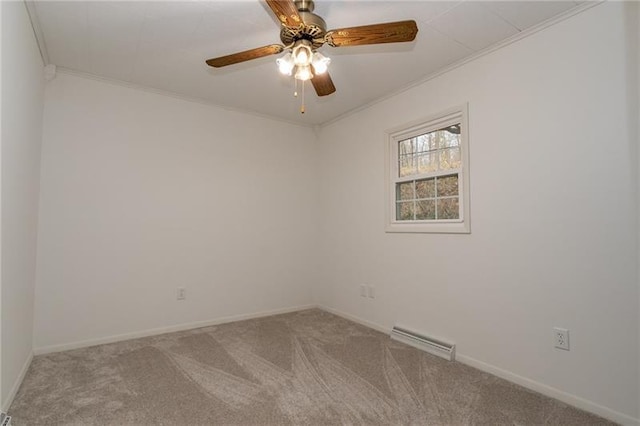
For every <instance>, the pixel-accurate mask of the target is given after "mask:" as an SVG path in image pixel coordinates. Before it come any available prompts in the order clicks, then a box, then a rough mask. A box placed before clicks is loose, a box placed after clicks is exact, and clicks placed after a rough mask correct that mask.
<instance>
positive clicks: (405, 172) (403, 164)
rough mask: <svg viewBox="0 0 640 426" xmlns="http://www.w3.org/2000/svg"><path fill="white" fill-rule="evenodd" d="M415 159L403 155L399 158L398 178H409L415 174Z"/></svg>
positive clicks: (411, 156)
mask: <svg viewBox="0 0 640 426" xmlns="http://www.w3.org/2000/svg"><path fill="white" fill-rule="evenodd" d="M415 161H416V160H415V157H414V156H413V155H403V156H402V157H399V160H398V163H399V164H398V169H399V174H400V176H399V177H403V176H409V175H412V174H414V173H415V172H416V163H415Z"/></svg>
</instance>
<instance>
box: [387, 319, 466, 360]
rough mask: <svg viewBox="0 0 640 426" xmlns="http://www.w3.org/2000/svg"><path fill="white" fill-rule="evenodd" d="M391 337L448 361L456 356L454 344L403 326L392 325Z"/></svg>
mask: <svg viewBox="0 0 640 426" xmlns="http://www.w3.org/2000/svg"><path fill="white" fill-rule="evenodd" d="M391 338H392V339H393V340H397V341H399V342H402V343H406V344H407V345H409V346H413V347H414V348H417V349H420V350H423V351H425V352H428V353H430V354H432V355H436V356H439V357H440V358H444V359H446V360H449V361H453V360H454V359H455V357H456V345H455V344H453V343H449V342H445V341H442V340H440V339H434V338H432V337H427V336H422V335H420V334H418V333H415V332H413V331H410V330H407V329H406V328H403V327H398V326H395V327H393V329H392V330H391Z"/></svg>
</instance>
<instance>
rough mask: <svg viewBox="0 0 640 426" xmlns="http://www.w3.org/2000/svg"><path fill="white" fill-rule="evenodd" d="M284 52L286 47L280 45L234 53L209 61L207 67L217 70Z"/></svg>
mask: <svg viewBox="0 0 640 426" xmlns="http://www.w3.org/2000/svg"><path fill="white" fill-rule="evenodd" d="M283 50H284V46H282V45H280V44H270V45H268V46H262V47H258V48H256V49H250V50H245V51H244V52H238V53H233V54H231V55H227V56H220V57H219V58H212V59H207V65H209V66H210V67H216V68H220V67H226V66H227V65H233V64H237V63H239V62H245V61H250V60H252V59H258V58H262V57H263V56H269V55H276V54H278V53H280V52H282V51H283Z"/></svg>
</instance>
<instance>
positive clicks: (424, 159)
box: [386, 106, 469, 232]
mask: <svg viewBox="0 0 640 426" xmlns="http://www.w3.org/2000/svg"><path fill="white" fill-rule="evenodd" d="M466 129H467V122H466V106H465V107H461V108H457V109H456V110H452V111H450V112H447V113H445V114H442V115H440V116H438V117H436V118H435V119H432V120H425V121H423V122H421V123H418V124H417V125H413V126H405V127H404V128H400V129H399V130H397V131H395V132H393V133H391V132H389V138H388V144H387V151H386V152H387V161H388V163H387V164H389V167H388V171H387V182H388V186H387V187H388V190H387V198H388V201H389V211H388V214H387V231H390V232H469V220H468V210H469V209H468V204H469V203H468V198H469V197H468V189H465V188H468V176H467V174H466V167H468V165H467V164H468V152H467V135H466Z"/></svg>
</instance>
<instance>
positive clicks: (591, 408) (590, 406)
mask: <svg viewBox="0 0 640 426" xmlns="http://www.w3.org/2000/svg"><path fill="white" fill-rule="evenodd" d="M456 361H459V362H461V363H463V364H467V365H469V366H471V367H474V368H477V369H478V370H482V371H485V372H487V373H490V374H493V375H494V376H498V377H500V378H502V379H505V380H508V381H510V382H512V383H515V384H518V385H520V386H522V387H525V388H527V389H530V390H532V391H535V392H538V393H540V394H542V395H545V396H548V397H551V398H554V399H557V400H559V401H562V402H564V403H566V404H568V405H571V406H573V407H576V408H579V409H581V410H584V411H588V412H590V413H593V414H596V415H598V416H600V417H604V418H605V419H608V420H611V421H614V422H616V423H619V424H621V425H624V426H640V419H634V418H633V417H631V416H628V415H626V414H623V413H620V412H618V411H614V410H612V409H610V408H607V407H605V406H602V405H599V404H596V403H595V402H592V401H589V400H587V399H584V398H580V397H579V396H575V395H573V394H570V393H568V392H564V391H561V390H559V389H556V388H553V387H551V386H547V385H545V384H543V383H540V382H536V381H535V380H531V379H527V378H526V377H522V376H519V375H517V374H515V373H512V372H510V371H507V370H503V369H501V368H498V367H496V366H493V365H491V364H487V363H486V362H482V361H478V360H477V359H474V358H471V357H469V356H466V355H462V354H460V353H458V354H456Z"/></svg>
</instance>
